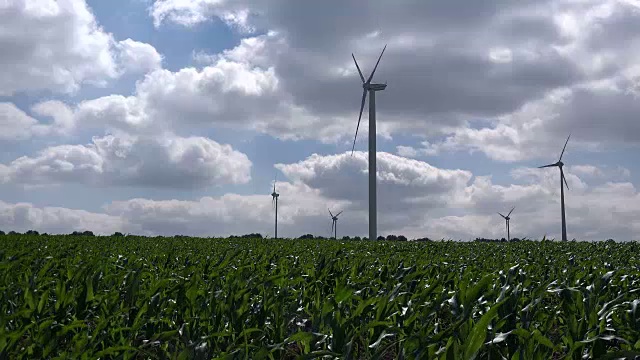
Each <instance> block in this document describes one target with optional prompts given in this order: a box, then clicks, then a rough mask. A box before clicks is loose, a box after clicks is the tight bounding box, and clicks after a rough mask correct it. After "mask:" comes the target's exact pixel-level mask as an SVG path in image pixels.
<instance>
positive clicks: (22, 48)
mask: <svg viewBox="0 0 640 360" xmlns="http://www.w3.org/2000/svg"><path fill="white" fill-rule="evenodd" d="M0 48H2V53H0V66H1V67H2V71H0V96H10V95H13V94H15V93H17V92H21V91H33V90H42V89H47V90H52V91H55V92H64V93H70V92H75V91H77V90H78V89H79V88H80V86H81V85H83V84H91V85H96V86H105V85H106V84H107V83H108V81H109V80H111V79H115V78H118V77H119V76H120V75H122V73H123V72H124V71H125V70H136V71H139V70H142V69H145V68H149V67H153V66H157V65H158V64H157V63H156V62H157V60H158V59H157V56H158V54H157V52H156V51H155V49H154V48H153V47H152V46H150V45H148V44H143V43H138V42H135V41H132V40H130V39H127V40H124V41H122V42H120V43H117V42H116V41H115V40H114V38H113V36H112V34H110V33H108V32H106V31H105V30H104V29H102V28H101V27H100V26H99V25H98V23H97V21H96V19H95V17H94V15H93V13H92V12H91V10H90V9H89V7H88V6H87V4H86V2H85V0H59V1H55V0H41V1H37V2H26V3H25V2H24V1H11V0H10V1H3V2H1V3H0ZM118 58H120V59H121V60H122V61H123V63H119V62H118V61H117V60H118ZM121 66H122V67H121Z"/></svg>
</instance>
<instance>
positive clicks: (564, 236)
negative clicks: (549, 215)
mask: <svg viewBox="0 0 640 360" xmlns="http://www.w3.org/2000/svg"><path fill="white" fill-rule="evenodd" d="M570 137H571V134H569V136H567V141H565V143H564V147H563V148H562V152H561V153H560V158H559V159H558V162H556V163H553V164H549V165H545V166H540V167H538V168H539V169H542V168H546V167H552V166H557V167H559V168H560V210H561V212H562V241H567V221H566V219H565V215H564V186H565V185H566V186H567V190H569V184H567V179H566V178H565V177H564V171H562V167H563V166H564V163H563V162H562V155H564V149H566V148H567V143H568V142H569V138H570ZM563 182H564V184H563Z"/></svg>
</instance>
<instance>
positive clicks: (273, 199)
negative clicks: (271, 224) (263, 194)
mask: <svg viewBox="0 0 640 360" xmlns="http://www.w3.org/2000/svg"><path fill="white" fill-rule="evenodd" d="M276 181H277V176H276V178H275V179H274V180H273V192H272V193H271V204H272V205H273V206H275V209H276V230H275V235H274V237H273V238H274V239H277V238H278V198H279V197H280V194H278V193H277V192H276Z"/></svg>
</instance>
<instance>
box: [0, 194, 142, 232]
mask: <svg viewBox="0 0 640 360" xmlns="http://www.w3.org/2000/svg"><path fill="white" fill-rule="evenodd" d="M0 229H1V230H3V231H5V232H8V231H18V232H26V231H27V230H36V231H40V232H47V233H53V234H60V233H65V234H68V233H71V232H73V231H93V232H94V233H95V234H100V235H108V234H113V233H114V232H116V231H119V232H125V233H126V232H133V233H139V232H140V228H138V227H137V226H135V225H131V224H130V223H129V222H128V221H127V220H126V219H125V218H123V217H118V216H111V215H107V214H100V213H92V212H88V211H84V210H74V209H66V208H61V207H37V206H34V205H33V204H29V203H18V204H10V203H6V202H3V201H0Z"/></svg>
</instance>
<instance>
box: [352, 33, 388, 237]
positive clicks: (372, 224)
mask: <svg viewBox="0 0 640 360" xmlns="http://www.w3.org/2000/svg"><path fill="white" fill-rule="evenodd" d="M386 49H387V45H385V46H384V49H382V52H381V53H380V57H378V62H376V66H375V67H374V68H373V71H372V72H371V75H369V78H368V79H367V80H366V81H365V80H364V76H363V75H362V71H360V66H358V62H357V61H356V57H355V55H353V53H352V54H351V57H352V58H353V62H354V63H355V64H356V68H357V69H358V74H360V79H361V80H362V89H363V91H362V103H361V104H360V115H359V116H358V126H357V127H356V136H355V137H354V138H353V147H352V148H351V155H352V156H353V150H354V149H355V147H356V139H357V138H358V129H359V128H360V120H361V119H362V110H364V102H365V100H366V99H367V92H368V93H369V240H376V239H377V238H378V236H377V230H378V217H377V215H378V214H377V193H376V173H377V171H376V91H382V90H384V89H385V88H386V87H387V84H386V83H385V84H372V83H371V79H372V78H373V74H374V73H375V72H376V69H377V68H378V64H379V63H380V59H382V54H384V51H385V50H386Z"/></svg>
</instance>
